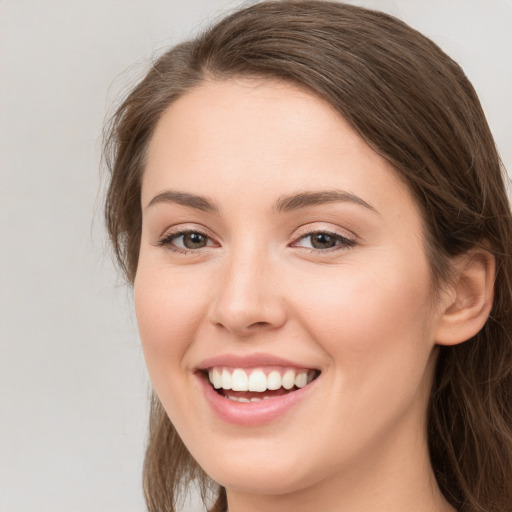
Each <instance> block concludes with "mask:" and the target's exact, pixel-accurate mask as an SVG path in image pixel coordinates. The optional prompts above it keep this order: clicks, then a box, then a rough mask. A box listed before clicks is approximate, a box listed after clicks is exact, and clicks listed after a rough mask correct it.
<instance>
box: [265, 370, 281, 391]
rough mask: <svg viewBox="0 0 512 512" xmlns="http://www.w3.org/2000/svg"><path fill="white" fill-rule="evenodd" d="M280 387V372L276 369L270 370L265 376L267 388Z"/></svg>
mask: <svg viewBox="0 0 512 512" xmlns="http://www.w3.org/2000/svg"><path fill="white" fill-rule="evenodd" d="M280 387H281V374H280V373H279V372H278V371H275V370H274V371H272V372H270V373H269V374H268V377H267V388H268V389H271V390H274V389H279V388H280Z"/></svg>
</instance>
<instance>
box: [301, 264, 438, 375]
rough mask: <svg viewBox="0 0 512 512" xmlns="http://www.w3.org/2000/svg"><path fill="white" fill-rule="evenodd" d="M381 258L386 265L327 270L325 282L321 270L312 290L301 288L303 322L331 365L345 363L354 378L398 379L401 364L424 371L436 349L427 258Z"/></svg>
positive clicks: (345, 373) (311, 283)
mask: <svg viewBox="0 0 512 512" xmlns="http://www.w3.org/2000/svg"><path fill="white" fill-rule="evenodd" d="M380 261H381V263H382V264H381V265H376V264H368V265H362V266H355V265H353V266H351V265H349V266H347V267H345V268H343V269H339V272H331V273H330V274H329V275H328V276H327V275H326V276H325V279H324V280H323V281H324V282H322V278H321V276H318V275H317V276H316V279H313V280H311V281H310V283H309V284H310V286H308V287H307V289H308V293H307V294H305V293H304V292H301V291H300V290H299V289H297V291H296V293H297V297H298V298H299V300H298V302H297V304H296V311H297V312H298V313H297V314H298V315H300V318H301V319H302V321H303V323H304V325H305V326H306V328H307V329H308V330H309V331H310V333H311V335H312V336H313V337H314V338H316V339H317V340H318V342H319V343H320V344H321V345H322V347H323V348H324V350H325V351H326V352H327V353H328V355H329V356H330V357H331V360H332V364H333V365H338V366H340V367H341V368H342V370H343V371H342V372H341V375H342V376H343V378H344V379H351V380H353V381H354V382H360V383H364V382H367V381H368V380H370V381H371V380H373V379H376V378H377V377H378V376H379V375H380V376H381V378H383V379H390V378H391V379H393V378H399V376H398V375H396V376H393V375H392V373H393V372H396V371H397V370H401V369H402V368H413V371H418V370H421V366H422V365H425V364H426V361H427V359H428V356H429V354H430V352H431V350H432V343H431V339H430V336H429V325H430V321H431V287H430V280H429V273H428V266H427V264H426V262H425V264H424V265H423V266H421V265H418V263H417V262H418V260H416V262H415V264H414V265H412V264H411V263H410V261H414V260H413V259H412V258H411V259H410V260H408V261H402V262H400V260H398V259H397V258H394V259H392V261H394V263H393V264H390V263H389V264H386V263H385V262H384V261H383V260H382V259H380ZM313 283H314V284H315V286H312V285H313ZM303 284H304V281H303ZM322 284H324V286H322ZM301 312H302V313H301ZM385 372H388V373H389V375H387V376H385V375H384V373H385ZM402 374H403V370H402ZM363 376H364V377H365V378H363ZM368 376H369V379H368V378H366V377H368ZM356 377H357V378H356Z"/></svg>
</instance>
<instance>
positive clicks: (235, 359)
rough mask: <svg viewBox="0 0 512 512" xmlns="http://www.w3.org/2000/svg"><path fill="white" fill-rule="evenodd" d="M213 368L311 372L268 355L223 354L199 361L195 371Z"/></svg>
mask: <svg viewBox="0 0 512 512" xmlns="http://www.w3.org/2000/svg"><path fill="white" fill-rule="evenodd" d="M214 366H230V367H233V368H256V367H259V366H284V367H286V368H296V369H308V370H313V369H314V368H311V367H310V366H305V365H302V364H298V363H295V362H293V361H290V360H288V359H283V358H281V357H276V356H273V355H270V354H263V353H261V354H259V353H256V354H249V355H239V354H224V355H220V356H215V357H210V358H208V359H205V360H204V361H201V363H200V364H198V365H197V369H199V370H205V369H207V368H213V367H214Z"/></svg>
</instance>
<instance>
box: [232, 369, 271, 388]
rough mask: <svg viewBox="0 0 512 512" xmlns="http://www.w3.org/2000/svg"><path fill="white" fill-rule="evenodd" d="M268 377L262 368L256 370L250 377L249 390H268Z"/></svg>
mask: <svg viewBox="0 0 512 512" xmlns="http://www.w3.org/2000/svg"><path fill="white" fill-rule="evenodd" d="M235 371H236V370H235ZM266 390H267V377H266V376H265V374H264V373H263V371H261V370H255V371H253V372H252V373H251V376H250V377H249V391H260V392H261V391H266Z"/></svg>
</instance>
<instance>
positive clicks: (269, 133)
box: [142, 79, 415, 209]
mask: <svg viewBox="0 0 512 512" xmlns="http://www.w3.org/2000/svg"><path fill="white" fill-rule="evenodd" d="M167 188H176V189H179V190H183V191H187V192H194V193H198V194H201V195H206V196H216V197H218V198H219V199H221V200H222V198H223V197H226V198H227V197H228V192H229V191H233V192H235V191H236V193H235V194H234V195H232V197H231V199H233V198H236V197H238V199H239V201H238V202H239V204H240V205H241V206H243V205H245V204H247V203H246V200H247V197H246V196H247V195H251V196H254V195H257V194H260V196H265V197H268V198H269V200H270V198H271V197H273V196H277V195H283V194H292V193H296V192H297V191H305V190H314V189H333V188H335V189H340V188H341V189H343V190H346V191H348V192H351V193H357V194H358V195H362V196H366V197H368V198H371V200H372V201H374V202H376V203H377V204H379V203H386V202H389V199H390V197H391V196H400V197H402V198H405V200H406V202H407V203H409V204H407V205H406V206H408V207H410V208H413V209H414V208H415V206H414V204H413V201H412V198H411V196H410V194H409V191H408V190H407V187H405V185H404V184H403V183H402V182H401V180H399V179H398V178H397V175H396V172H395V170H394V169H393V168H392V166H391V165H390V164H389V163H388V162H387V161H386V160H385V159H384V158H382V157H381V156H380V155H378V154H377V153H376V152H375V151H373V150H372V149H371V148H370V147H369V146H368V145H367V144H366V143H365V141H364V140H363V139H362V138H361V137H359V136H358V135H357V133H356V132H355V131H354V130H353V129H352V128H351V127H350V126H349V124H348V123H347V122H346V121H345V120H344V118H343V117H342V116H341V115H340V114H339V113H338V112H337V111H336V110H335V109H334V108H333V107H332V106H331V105H330V104H329V103H327V102H326V101H325V100H323V99H321V98H319V97H318V96H316V95H315V94H313V93H310V92H309V91H306V90H304V89H301V88H299V87H297V86H294V85H292V84H289V83H284V82H275V81H273V82H269V81H264V82H263V81H256V80H249V79H246V80H236V81H235V80H229V81H213V82H207V83H205V84H202V85H200V86H198V87H196V88H194V89H192V90H191V91H189V92H188V93H187V94H185V95H184V96H183V97H181V98H180V99H179V100H177V101H176V102H174V103H173V104H172V105H171V106H170V107H169V108H168V109H167V110H166V112H165V113H164V114H163V115H162V117H161V119H160V121H159V123H158V125H157V127H156V130H155V133H154V135H153V138H152V140H151V141H150V145H149V148H148V154H147V165H146V170H145V175H144V179H143V189H142V203H143V204H148V202H149V201H150V200H151V198H152V197H153V196H154V195H155V194H157V193H159V192H160V191H162V190H165V189H167ZM249 192H250V194H249ZM363 198H364V197H363ZM260 199H261V197H260Z"/></svg>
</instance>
